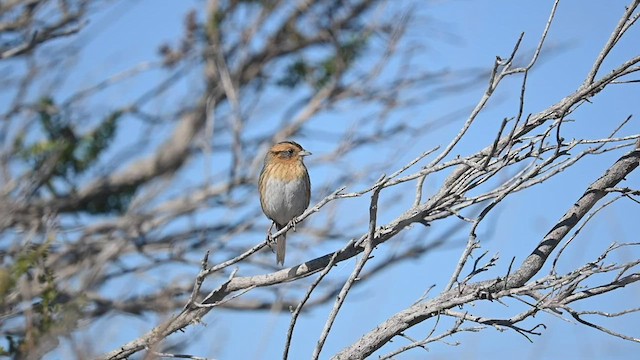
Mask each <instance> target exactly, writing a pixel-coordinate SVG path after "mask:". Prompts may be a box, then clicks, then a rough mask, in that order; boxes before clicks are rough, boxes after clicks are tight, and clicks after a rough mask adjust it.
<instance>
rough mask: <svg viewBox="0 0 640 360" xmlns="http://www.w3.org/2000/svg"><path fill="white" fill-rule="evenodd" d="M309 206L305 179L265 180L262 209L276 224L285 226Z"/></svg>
mask: <svg viewBox="0 0 640 360" xmlns="http://www.w3.org/2000/svg"><path fill="white" fill-rule="evenodd" d="M307 206H309V189H308V182H307V181H306V178H305V177H300V178H297V179H292V180H282V179H278V178H269V179H265V184H264V194H263V197H262V209H263V210H264V213H265V214H266V215H267V216H268V217H269V218H271V219H272V220H273V221H275V222H276V223H278V224H281V225H285V224H287V223H288V222H289V221H291V220H292V219H293V218H294V217H296V216H299V215H301V214H302V213H303V212H304V210H305V209H306V208H307Z"/></svg>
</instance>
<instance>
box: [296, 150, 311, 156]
mask: <svg viewBox="0 0 640 360" xmlns="http://www.w3.org/2000/svg"><path fill="white" fill-rule="evenodd" d="M298 155H300V156H309V155H311V153H310V152H308V151H307V150H302V151H300V152H299V153H298Z"/></svg>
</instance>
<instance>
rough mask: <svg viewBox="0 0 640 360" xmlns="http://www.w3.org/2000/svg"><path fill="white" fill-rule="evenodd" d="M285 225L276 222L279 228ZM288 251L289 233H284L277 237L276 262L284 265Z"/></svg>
mask: <svg viewBox="0 0 640 360" xmlns="http://www.w3.org/2000/svg"><path fill="white" fill-rule="evenodd" d="M283 227H284V226H280V225H277V224H276V228H277V229H278V230H280V229H282V228H283ZM286 251H287V233H284V234H282V235H280V236H278V238H276V262H277V263H278V265H284V254H285V253H286Z"/></svg>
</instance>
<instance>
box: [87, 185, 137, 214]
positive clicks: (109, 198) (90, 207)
mask: <svg viewBox="0 0 640 360" xmlns="http://www.w3.org/2000/svg"><path fill="white" fill-rule="evenodd" d="M137 188H138V187H137V186H133V185H132V186H127V187H123V188H118V189H117V191H112V192H109V193H108V194H106V195H103V196H100V197H96V198H93V199H90V200H89V201H87V202H86V203H85V204H83V205H84V206H83V208H82V209H81V210H84V211H87V212H88V213H90V214H107V213H117V214H121V213H123V212H125V211H126V210H127V208H128V207H129V203H130V202H131V199H132V198H133V195H134V194H135V192H136V190H137Z"/></svg>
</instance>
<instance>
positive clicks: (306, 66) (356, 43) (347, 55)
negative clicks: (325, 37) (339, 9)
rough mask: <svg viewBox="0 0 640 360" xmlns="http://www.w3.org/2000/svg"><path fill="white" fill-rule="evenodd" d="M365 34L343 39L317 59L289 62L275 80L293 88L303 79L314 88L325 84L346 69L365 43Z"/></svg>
mask: <svg viewBox="0 0 640 360" xmlns="http://www.w3.org/2000/svg"><path fill="white" fill-rule="evenodd" d="M367 40H368V38H367V37H365V36H358V37H353V38H351V39H349V40H347V41H344V42H343V43H341V44H340V46H339V47H337V49H336V51H335V52H334V53H333V54H331V55H329V56H327V57H325V58H324V59H321V60H319V61H315V62H311V61H305V60H304V59H302V58H297V59H295V60H294V61H293V63H291V64H289V66H288V67H287V69H286V71H285V74H284V75H283V76H282V78H280V79H279V80H278V81H277V84H278V85H280V86H284V87H288V88H295V87H296V86H298V85H300V84H301V83H302V82H303V81H306V82H308V83H309V84H310V85H311V86H313V87H314V88H316V89H319V88H322V87H323V86H325V85H326V84H327V83H328V82H329V81H330V80H331V79H332V78H333V77H335V76H337V75H339V74H340V73H341V72H344V71H346V70H348V69H349V68H350V67H351V65H352V64H353V63H354V62H355V60H356V59H357V58H358V56H360V55H362V53H363V50H364V49H365V47H366V45H367Z"/></svg>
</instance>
